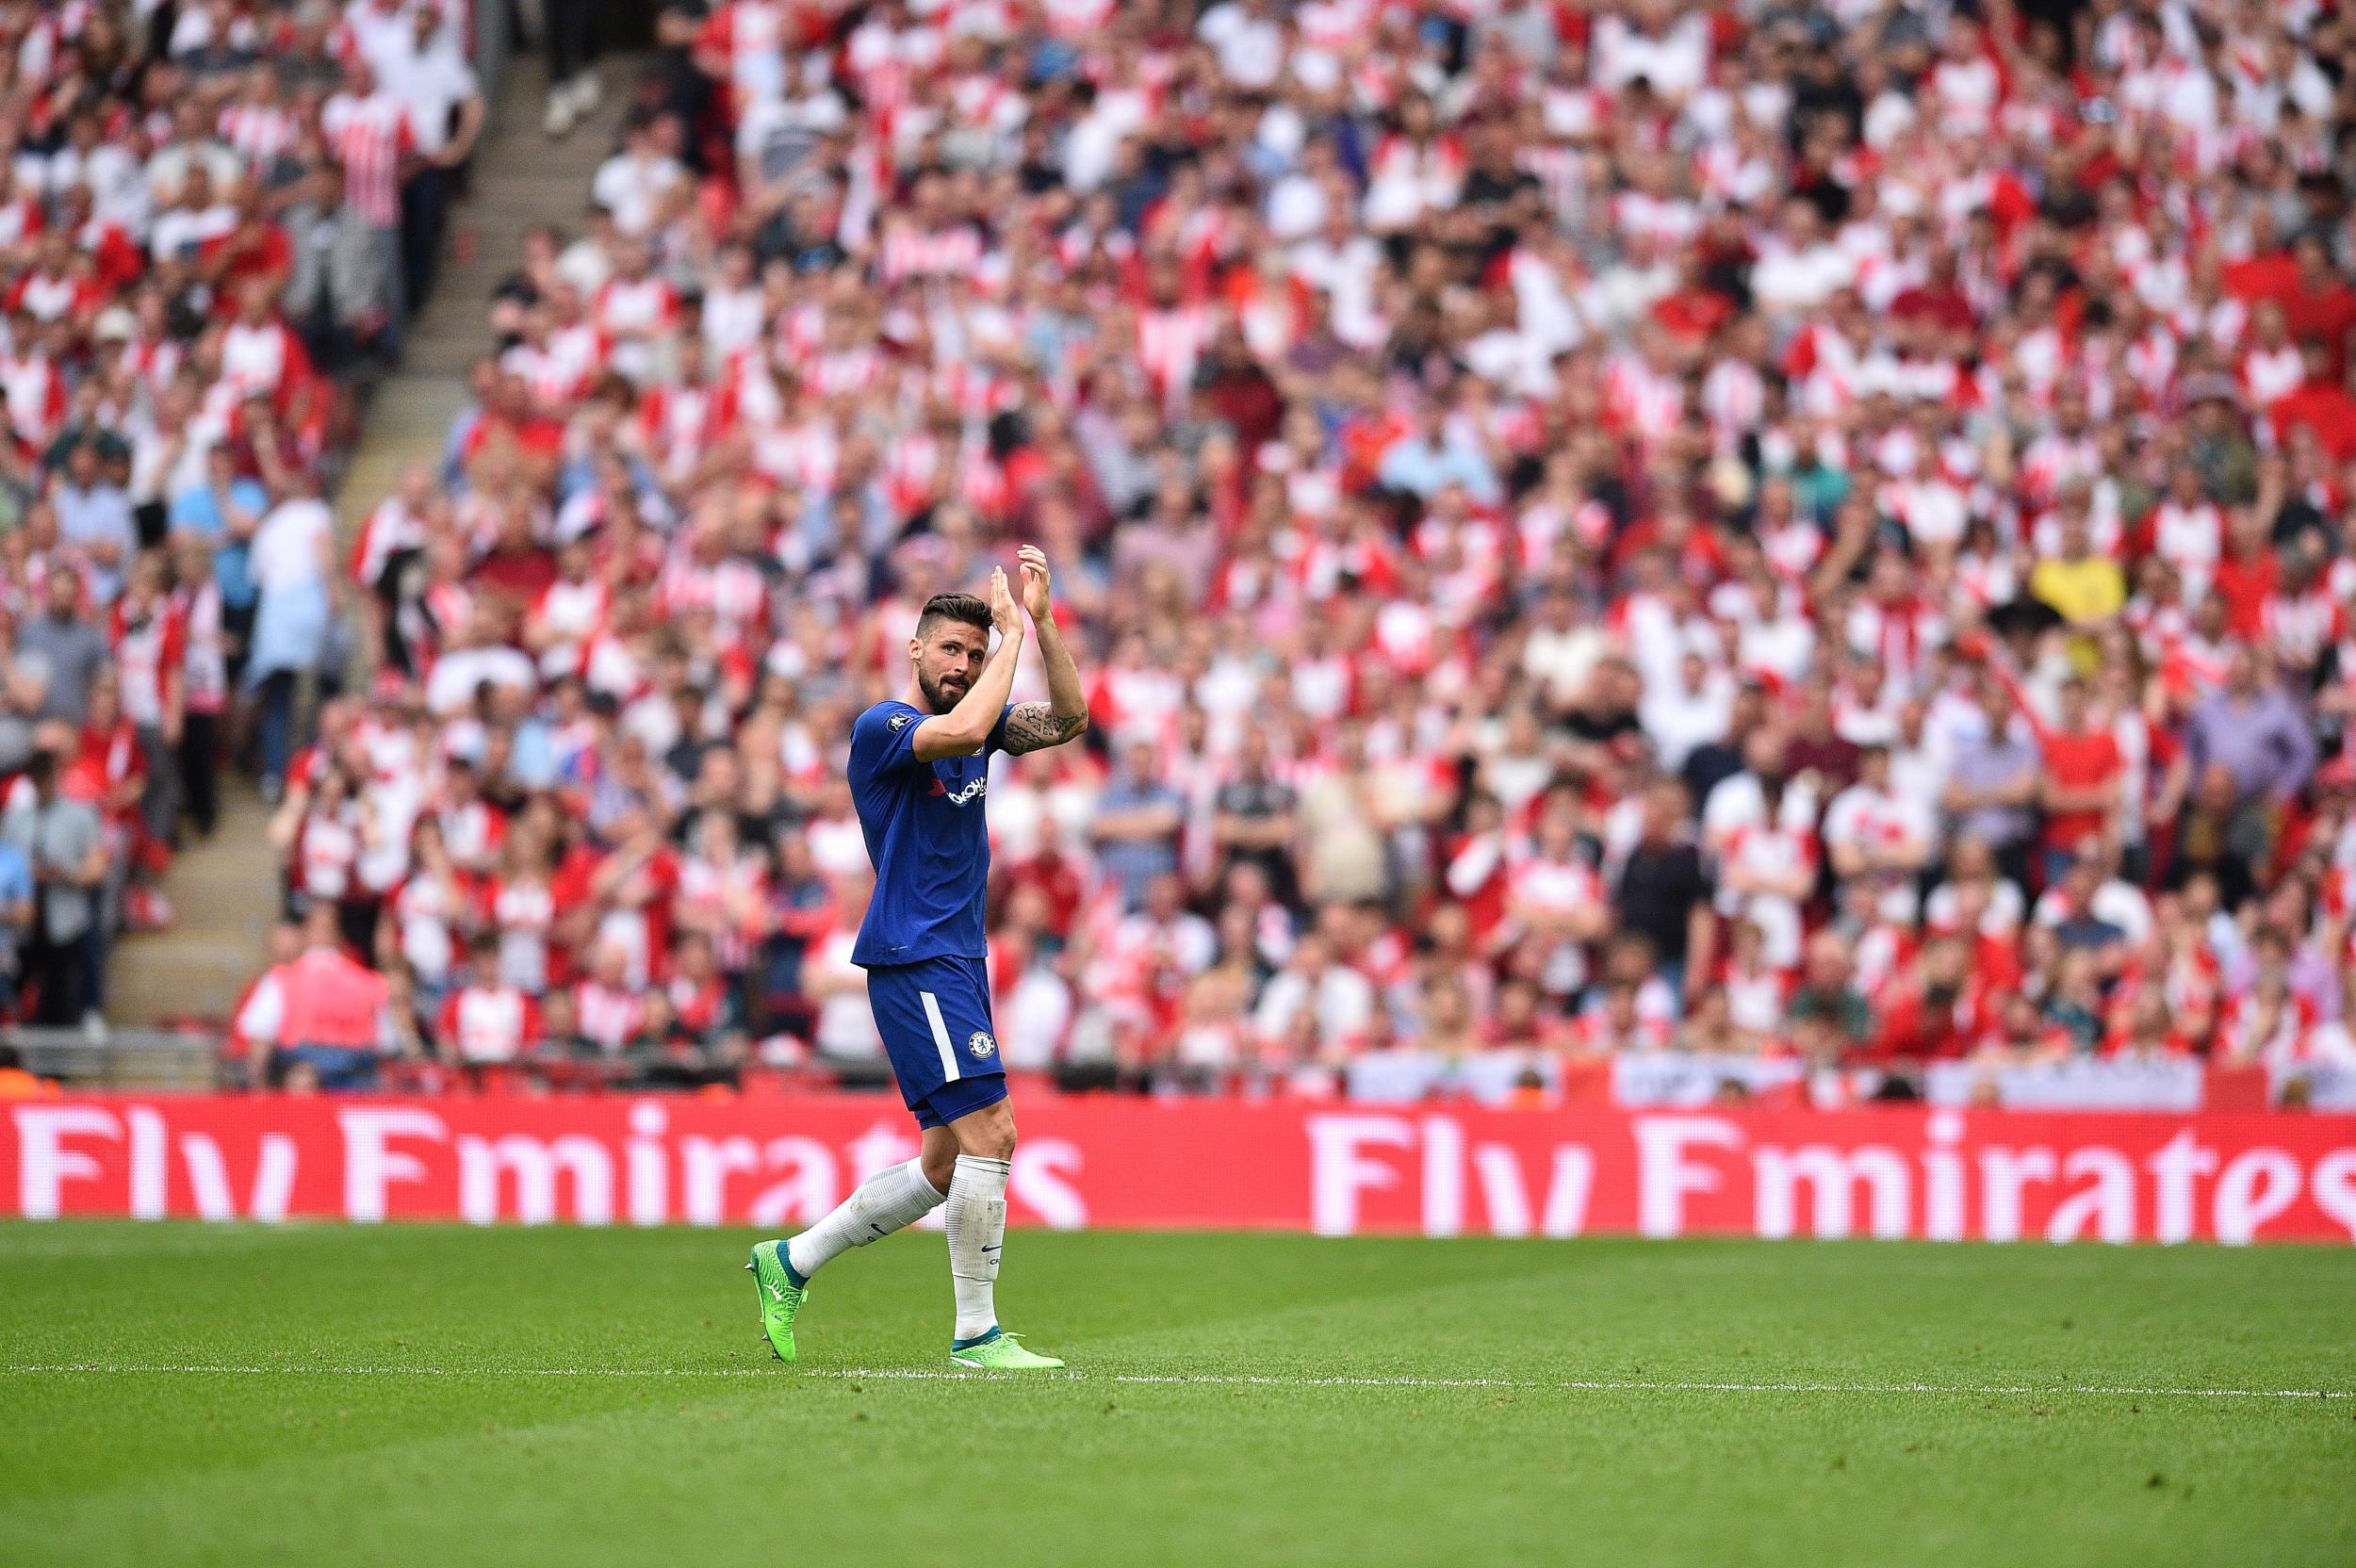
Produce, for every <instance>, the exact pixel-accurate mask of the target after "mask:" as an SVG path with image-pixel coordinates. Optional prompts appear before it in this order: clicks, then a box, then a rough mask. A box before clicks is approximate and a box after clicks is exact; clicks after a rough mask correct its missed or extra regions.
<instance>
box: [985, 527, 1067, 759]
mask: <svg viewBox="0 0 2356 1568" xmlns="http://www.w3.org/2000/svg"><path fill="white" fill-rule="evenodd" d="M1016 559H1017V562H1018V563H1019V564H1018V568H1017V569H1018V570H1019V571H1020V572H1021V573H1022V575H1023V608H1024V609H1026V610H1028V611H1029V612H1030V613H1031V629H1032V630H1033V631H1034V632H1035V633H1036V634H1037V635H1038V638H1039V663H1040V664H1041V666H1043V667H1044V668H1045V669H1046V671H1047V700H1046V701H1045V702H1025V703H1019V704H1017V705H1016V706H1015V707H1014V708H1013V709H1012V710H1010V711H1008V712H1007V714H1006V732H1005V735H1004V738H1003V742H1002V743H1003V744H1004V745H1005V746H1006V750H1008V751H1010V752H1014V753H1015V754H1017V755H1018V756H1019V755H1021V754H1022V753H1023V752H1026V751H1039V750H1043V749H1044V748H1046V747H1048V746H1059V745H1061V744H1063V743H1065V742H1066V741H1070V740H1074V739H1076V738H1078V737H1079V736H1081V735H1083V734H1085V733H1087V731H1088V693H1087V692H1086V691H1084V690H1083V689H1082V688H1081V685H1080V671H1079V667H1078V666H1077V665H1075V664H1073V663H1072V650H1071V649H1070V648H1067V647H1065V646H1064V645H1063V633H1062V632H1061V631H1059V630H1057V629H1056V627H1055V610H1054V607H1053V605H1052V604H1051V603H1050V601H1049V597H1048V591H1049V580H1048V574H1047V557H1046V556H1045V555H1043V554H1041V553H1040V552H1039V548H1038V547H1036V546H1032V545H1025V546H1023V548H1022V549H1021V550H1020V551H1018V552H1017V555H1016Z"/></svg>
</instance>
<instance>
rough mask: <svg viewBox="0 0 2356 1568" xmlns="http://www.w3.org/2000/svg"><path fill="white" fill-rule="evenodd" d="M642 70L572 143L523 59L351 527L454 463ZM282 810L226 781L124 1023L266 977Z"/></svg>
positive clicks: (619, 76) (392, 395)
mask: <svg viewBox="0 0 2356 1568" xmlns="http://www.w3.org/2000/svg"><path fill="white" fill-rule="evenodd" d="M638 70H639V62H638V61H636V60H632V59H628V58H623V59H614V58H611V57H609V58H608V59H607V60H606V61H605V62H604V64H603V66H602V67H601V70H600V74H601V75H602V76H603V78H604V82H605V89H606V90H605V99H604V102H603V104H602V105H601V106H599V107H598V109H597V113H596V114H594V115H591V116H590V117H589V118H588V119H587V120H585V121H584V122H582V123H581V124H580V125H578V126H576V127H575V128H574V130H573V133H572V134H571V135H570V136H568V137H566V138H565V139H564V140H562V141H551V140H549V139H548V136H547V135H546V134H545V133H544V132H543V131H542V130H541V128H540V114H541V109H542V106H543V105H544V104H545V102H546V99H547V76H546V74H545V73H544V72H543V70H542V68H541V64H540V61H539V59H538V58H537V57H521V58H513V59H511V60H510V61H509V64H508V69H507V72H506V73H505V79H504V80H503V81H502V82H501V84H500V87H499V94H498V97H497V99H496V101H495V102H494V103H493V105H492V107H491V121H490V124H489V126H488V128H487V129H486V130H485V132H484V134H483V140H482V142H481V144H480V145H479V146H478V147H477V149H476V152H475V163H474V176H473V178H474V185H473V188H472V190H471V191H470V192H469V193H468V194H467V197H466V200H465V201H463V202H461V203H459V204H457V206H456V207H455V208H454V209H453V210H452V213H451V216H450V236H451V240H452V251H453V254H452V256H451V257H450V259H448V260H446V261H445V262H444V264H443V268H442V275H441V278H440V280H439V281H438V283H437V284H436V285H435V287H434V297H433V298H432V299H431V300H430V301H428V302H427V304H426V308H425V310H424V311H423V312H422V313H421V314H420V315H419V317H418V318H417V320H416V321H415V322H414V323H413V324H412V326H411V330H410V338H409V350H408V353H407V354H406V356H405V357H404V359H403V362H402V364H401V368H400V369H399V370H398V371H396V372H395V373H393V374H392V375H390V376H388V377H386V378H385V379H384V381H383V382H382V383H381V384H379V385H378V386H377V388H376V392H375V395H374V397H373V398H372V399H371V400H370V401H369V403H368V412H367V413H366V414H365V415H364V416H363V417H362V420H361V439H360V444H359V447H358V448H357V449H356V450H355V451H354V452H353V453H352V459H351V463H350V466H348V467H347V469H346V470H345V473H344V476H343V480H342V483H341V486H340V488H339V489H338V490H337V492H336V501H335V514H336V519H337V522H338V523H339V524H340V526H341V527H342V528H343V530H344V531H345V532H346V535H347V536H349V534H350V532H351V531H352V530H353V529H355V528H356V527H358V525H359V523H360V521H361V520H362V519H363V518H365V517H366V516H367V515H368V513H369V512H370V511H371V510H373V509H374V507H375V506H376V503H377V502H378V501H380V500H382V499H383V498H384V496H385V495H386V494H388V493H389V492H390V491H391V490H392V488H393V486H394V483H395V482H396V481H397V479H398V478H399V476H400V474H401V470H402V469H403V468H405V467H407V466H409V465H410V464H412V463H415V462H418V461H425V462H429V463H430V462H435V461H438V460H439V458H440V456H441V451H442V443H443V439H444V437H445V436H446V435H447V434H448V433H449V431H450V419H451V417H453V416H454V415H455V414H456V413H457V412H458V410H459V409H460V408H461V407H462V406H463V405H464V404H465V402H466V373H467V370H468V368H470V367H471V366H472V365H473V364H474V362H475V361H476V360H477V359H478V358H480V357H481V356H482V355H483V353H484V352H485V351H487V350H488V349H489V347H490V334H489V331H488V329H487V328H486V327H485V325H484V318H483V312H484V310H485V308H486V306H487V304H488V302H489V300H490V297H491V290H492V289H494V288H495V287H497V286H499V281H500V280H501V279H503V278H504V277H506V276H507V274H508V273H509V272H510V271H512V270H514V268H515V258H516V257H517V256H518V255H519V254H521V253H522V248H523V237H524V234H525V231H527V230H529V229H532V228H534V227H537V226H539V225H541V224H543V223H554V224H558V225H560V226H562V227H563V228H564V229H565V230H566V231H567V232H568V233H578V232H579V231H580V229H581V221H582V218H583V216H584V214H585V213H586V211H587V208H588V199H589V182H590V179H591V177H592V176H593V175H594V174H595V173H596V172H597V165H598V164H599V163H600V162H602V161H603V160H604V158H605V156H606V155H607V154H608V153H609V152H611V151H612V149H613V146H614V138H615V135H616V133H617V131H618V129H619V127H620V124H621V120H622V106H623V103H624V101H625V99H626V98H627V96H628V89H629V88H630V84H631V83H633V82H634V81H635V80H636V79H637V74H638ZM269 822H270V809H269V808H268V807H267V806H265V805H264V804H263V803H262V799H261V796H260V794H259V793H258V792H256V791H255V790H254V783H253V781H252V780H251V779H249V778H246V777H244V776H230V777H226V778H224V779H223V780H222V799H221V824H220V827H219V829H218V831H216V832H215V834H214V836H213V837H212V838H211V839H210V840H209V841H205V842H202V843H199V842H196V841H190V842H189V843H188V847H187V848H185V849H184V850H183V851H182V852H181V853H180V855H179V856H178V857H177V858H175V859H174V860H173V862H172V871H171V873H170V874H169V875H168V876H167V877H166V878H165V880H164V893H165V896H166V897H168V898H169V899H170V900H171V901H172V907H173V910H174V913H175V917H176V918H175V919H174V921H173V923H172V927H171V929H169V930H166V931H156V932H141V933H138V934H136V935H131V936H126V937H124V938H123V939H121V940H120V941H119V942H117V943H116V945H115V950H114V955H113V957H112V960H111V962H110V963H109V966H108V970H107V996H106V1015H107V1019H108V1021H110V1022H113V1023H116V1024H132V1025H137V1024H154V1023H162V1022H167V1021H172V1020H179V1019H200V1020H205V1021H225V1020H226V1018H227V1016H228V1014H229V1011H230V1009H231V1008H232V1007H234V1006H235V1005H237V995H238V993H239V992H240V991H242V990H243V989H244V988H245V985H246V983H247V982H248V981H249V980H251V979H252V978H253V977H254V972H255V970H256V968H257V967H258V966H259V964H260V962H261V958H262V955H263V951H264V948H265V946H266V943H267V940H268V938H269V935H270V924H271V923H272V922H273V921H274V920H275V919H276V918H277V914H278V907H279V878H278V866H277V858H276V857H275V856H273V855H272V854H271V853H270V845H269V844H268V843H267V842H266V841H264V837H263V832H264V829H265V828H266V827H267V826H268V825H269Z"/></svg>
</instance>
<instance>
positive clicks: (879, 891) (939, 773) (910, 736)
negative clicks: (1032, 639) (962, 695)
mask: <svg viewBox="0 0 2356 1568" xmlns="http://www.w3.org/2000/svg"><path fill="white" fill-rule="evenodd" d="M1011 711H1012V709H1011V708H1008V709H1006V710H1002V711H1000V713H999V715H998V722H997V723H996V724H995V725H992V726H991V727H990V740H989V742H988V743H986V744H984V745H983V747H982V749H981V750H980V751H979V752H977V753H975V754H974V755H973V756H972V757H944V758H941V760H939V761H935V762H920V761H918V760H917V758H916V727H917V726H918V725H920V724H923V723H924V720H925V719H927V718H928V717H930V716H931V715H929V714H927V713H926V712H924V710H922V709H920V708H915V707H911V706H910V705H909V704H908V703H905V702H899V701H896V700H895V701H892V702H879V703H877V704H875V707H873V708H870V709H869V710H868V711H866V712H864V713H861V714H860V715H859V718H858V719H857V721H855V722H854V723H853V724H852V726H851V765H850V769H849V773H850V780H851V800H852V803H853V804H854V805H856V806H857V807H858V808H859V831H860V832H861V833H862V834H864V835H865V836H866V839H867V858H868V859H869V860H870V861H871V862H873V863H874V865H875V897H874V898H873V899H871V900H869V902H868V905H867V918H866V919H865V920H863V921H861V922H860V923H859V940H858V941H857V942H856V943H855V944H853V946H852V948H851V962H853V963H855V964H861V965H866V966H869V967H873V966H875V965H878V964H912V963H915V962H917V961H918V960H920V959H924V958H941V957H955V958H979V957H983V956H986V955H987V953H988V951H989V950H988V948H987V947H986V946H985V945H984V942H983V939H982V907H983V902H984V896H983V895H984V892H985V890H987V889H988V888H989V886H990V829H989V827H988V825H986V824H985V823H984V822H983V819H982V810H983V804H984V796H985V794H986V793H987V792H988V791H989V789H990V753H992V752H994V751H997V750H999V749H1001V747H1002V744H1003V743H1004V741H1005V739H1006V714H1007V713H1008V712H1011Z"/></svg>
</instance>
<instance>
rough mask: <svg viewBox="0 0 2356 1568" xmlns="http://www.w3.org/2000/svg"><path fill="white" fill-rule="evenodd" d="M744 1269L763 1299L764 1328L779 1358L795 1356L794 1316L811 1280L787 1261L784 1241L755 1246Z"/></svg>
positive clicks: (807, 1295)
mask: <svg viewBox="0 0 2356 1568" xmlns="http://www.w3.org/2000/svg"><path fill="white" fill-rule="evenodd" d="M745 1268H746V1269H748V1270H750V1271H751V1273H752V1276H753V1282H754V1285H755V1286H756V1287H757V1290H758V1293H759V1295H760V1298H761V1334H762V1336H763V1337H765V1338H766V1339H767V1340H768V1341H769V1349H770V1351H771V1352H772V1353H773V1354H775V1355H776V1357H777V1359H778V1360H779V1361H785V1362H790V1361H792V1360H793V1359H794V1315H795V1314H796V1313H799V1312H800V1311H801V1310H802V1303H803V1302H804V1301H807V1300H809V1299H810V1282H809V1281H807V1280H804V1279H802V1278H801V1277H800V1276H799V1275H797V1274H795V1273H794V1266H793V1265H792V1264H791V1263H788V1262H787V1261H786V1257H785V1243H783V1242H781V1241H764V1242H761V1243H759V1244H758V1245H756V1246H755V1247H754V1248H753V1260H752V1262H750V1263H748V1264H746V1265H745Z"/></svg>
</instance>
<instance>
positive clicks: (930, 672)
mask: <svg viewBox="0 0 2356 1568" xmlns="http://www.w3.org/2000/svg"><path fill="white" fill-rule="evenodd" d="M989 653H990V629H989V628H987V627H978V626H972V625H969V624H967V623H966V622H964V621H953V620H949V619H946V618H943V619H941V620H938V621H935V622H934V623H933V626H932V629H931V630H930V631H929V632H926V633H924V635H922V636H917V637H911V638H909V639H908V657H910V658H911V659H913V660H915V661H916V687H917V690H918V691H920V692H922V693H923V694H924V705H925V706H926V707H928V708H930V709H931V710H932V711H934V712H936V713H945V712H947V711H949V710H950V709H952V708H955V707H956V706H957V703H958V701H959V699H961V698H962V697H963V696H964V695H965V694H966V693H967V692H969V691H971V690H973V678H974V677H975V676H978V675H980V674H981V673H982V661H983V659H985V658H986V657H988V655H989Z"/></svg>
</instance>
